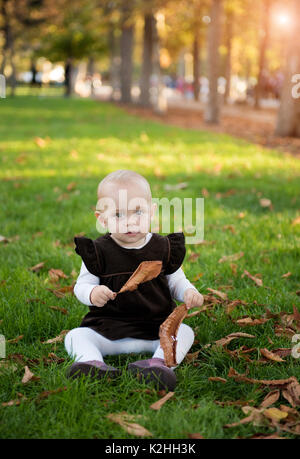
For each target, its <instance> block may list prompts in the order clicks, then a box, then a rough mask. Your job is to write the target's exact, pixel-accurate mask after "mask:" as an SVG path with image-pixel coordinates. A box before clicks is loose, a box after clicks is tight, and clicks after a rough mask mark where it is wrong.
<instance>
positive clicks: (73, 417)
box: [0, 96, 300, 439]
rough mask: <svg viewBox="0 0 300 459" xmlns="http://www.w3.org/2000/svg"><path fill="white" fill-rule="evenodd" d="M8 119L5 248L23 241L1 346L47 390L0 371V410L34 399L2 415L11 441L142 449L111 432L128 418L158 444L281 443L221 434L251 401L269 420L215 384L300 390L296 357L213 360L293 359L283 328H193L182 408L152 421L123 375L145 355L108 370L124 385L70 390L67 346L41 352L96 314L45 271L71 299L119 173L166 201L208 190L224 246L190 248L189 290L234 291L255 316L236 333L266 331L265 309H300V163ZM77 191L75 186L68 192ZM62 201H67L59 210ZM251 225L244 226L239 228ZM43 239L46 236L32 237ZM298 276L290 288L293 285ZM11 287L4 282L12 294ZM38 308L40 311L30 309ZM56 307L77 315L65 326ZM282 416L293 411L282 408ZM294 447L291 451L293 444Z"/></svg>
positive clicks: (65, 105)
mask: <svg viewBox="0 0 300 459" xmlns="http://www.w3.org/2000/svg"><path fill="white" fill-rule="evenodd" d="M0 112H1V123H0V165H1V167H0V178H1V181H0V192H1V210H0V212H1V214H0V215H1V217H0V218H1V231H0V233H1V235H3V236H6V237H7V238H14V236H17V235H18V236H19V239H16V240H12V241H11V242H9V243H7V244H4V243H0V261H1V263H0V320H1V322H0V327H1V331H0V333H2V334H3V335H4V336H5V338H6V339H7V340H10V339H13V338H16V337H17V336H19V335H23V338H22V339H20V340H19V341H18V342H17V343H15V344H13V343H7V344H6V354H7V355H11V354H22V355H23V356H25V358H27V359H40V360H37V361H36V363H32V362H31V363H30V362H29V363H28V365H29V368H30V369H31V371H32V372H33V373H34V374H35V375H36V376H39V378H40V379H39V380H38V381H32V382H29V383H28V384H22V382H21V380H22V377H23V374H24V365H22V364H18V363H14V366H13V367H9V368H3V367H0V368H1V393H0V402H1V403H3V402H8V401H10V400H13V399H17V398H18V394H19V393H22V394H23V395H24V396H25V397H26V399H24V400H23V401H21V403H20V405H19V406H2V405H0V417H1V422H0V437H1V438H107V439H109V438H134V436H132V435H130V434H127V433H126V432H125V431H124V430H123V429H122V428H121V427H120V426H119V425H117V424H114V423H112V422H111V421H109V420H108V419H107V418H106V415H107V414H109V413H119V412H122V411H126V412H128V413H130V414H139V415H143V418H141V419H140V420H137V422H140V423H141V424H142V425H143V426H144V427H146V428H147V429H148V430H150V431H151V432H152V433H153V437H154V438H157V439H165V438H174V439H175V438H188V433H193V432H199V433H201V434H202V435H203V436H204V437H205V438H237V437H248V436H251V435H253V434H254V433H256V432H265V433H271V432H273V430H274V429H270V428H268V427H257V426H253V424H252V423H250V424H245V425H241V426H239V427H235V428H230V429H225V428H224V427H223V426H224V424H228V423H232V422H236V421H238V420H239V419H242V418H243V417H244V416H245V415H244V414H243V412H242V411H241V409H240V408H239V407H233V406H226V407H222V406H219V405H217V404H215V403H214V401H215V400H219V401H229V400H238V399H240V400H253V402H251V404H253V405H254V406H258V404H259V403H260V402H261V401H262V399H263V397H264V395H265V393H266V392H265V391H264V390H257V389H258V387H257V385H251V384H246V383H238V382H235V381H234V380H233V379H228V381H227V383H226V384H222V383H218V382H209V381H208V377H209V376H220V377H223V378H227V374H228V370H229V368H230V367H234V368H235V369H236V370H237V371H238V372H239V373H244V372H245V371H246V369H247V368H248V369H249V376H250V377H254V378H257V379H273V378H274V379H275V378H276V379H277V378H286V377H289V376H292V375H295V376H296V377H297V378H299V377H300V369H299V363H300V362H299V360H296V359H294V358H292V357H287V358H286V359H285V360H286V361H285V362H284V363H276V362H275V363H272V362H270V363H268V364H264V365H262V364H259V363H257V362H256V361H255V362H253V363H251V364H248V363H246V362H245V361H243V360H240V361H238V360H233V359H232V358H231V357H230V356H229V355H228V354H227V353H225V352H224V351H223V350H212V349H210V348H203V346H204V345H205V344H207V343H212V342H213V341H215V340H217V339H220V338H222V337H224V336H226V335H227V334H229V333H231V332H234V331H243V332H248V333H251V334H254V335H255V336H256V338H255V339H252V340H250V339H245V338H244V339H239V340H235V341H233V342H231V343H230V344H229V346H228V348H229V349H236V348H239V347H240V346H242V345H248V346H249V347H256V348H258V349H259V348H264V347H266V348H268V349H275V348H277V347H291V342H290V339H288V338H282V337H278V336H276V335H275V333H274V328H273V325H274V321H273V320H271V321H269V322H267V323H266V324H264V325H260V326H256V327H247V328H240V327H239V326H238V325H236V324H234V323H233V322H232V320H231V319H230V317H229V316H228V315H227V314H225V311H224V308H223V307H222V306H216V307H215V309H214V310H213V311H210V312H209V313H203V314H201V315H198V316H195V317H193V318H191V319H188V320H186V323H188V324H189V325H191V326H192V327H193V329H194V330H195V333H196V342H195V343H194V345H193V347H192V348H191V350H190V352H196V351H197V350H201V351H200V353H199V355H198V358H197V360H196V361H194V363H196V366H195V365H193V363H189V362H187V361H184V362H183V363H182V364H181V365H180V366H179V367H178V368H177V369H176V374H177V379H178V384H177V386H176V390H175V395H174V397H173V398H172V399H170V400H169V401H168V402H167V403H166V404H165V405H164V406H163V407H162V408H161V410H160V411H158V412H155V411H153V410H151V409H150V408H149V406H150V405H151V404H152V403H153V402H154V401H156V400H157V399H158V398H159V396H158V395H157V393H156V392H155V391H153V393H147V392H145V391H143V390H142V391H140V389H145V388H146V387H147V386H146V385H145V384H140V383H139V382H138V381H136V380H135V379H134V378H132V377H131V376H129V374H128V373H127V372H126V366H127V365H128V363H130V362H133V361H134V360H137V359H140V358H147V357H148V355H147V354H139V355H133V354H131V355H120V356H117V357H107V358H106V362H107V363H109V364H113V365H116V366H117V365H119V366H120V367H122V368H123V369H124V371H123V374H122V376H121V378H120V379H119V380H118V382H117V384H115V383H114V384H112V383H108V382H107V381H106V380H103V381H101V382H99V381H98V382H95V381H93V380H91V379H90V378H82V379H81V380H76V381H70V380H68V379H67V378H66V376H65V371H66V369H67V367H68V366H69V365H70V363H71V360H70V359H69V357H68V355H67V353H66V351H65V349H64V345H63V343H57V344H42V343H41V342H42V341H45V340H47V339H49V338H54V337H55V336H57V335H58V334H59V333H60V332H61V331H62V330H70V329H72V328H75V327H77V326H78V325H79V323H80V321H81V319H82V317H83V316H84V315H85V314H86V312H87V310H88V308H87V307H86V306H84V305H82V304H80V303H79V302H78V300H77V299H76V297H75V296H70V295H66V296H65V297H64V298H57V297H56V296H54V295H53V294H52V293H51V292H50V291H49V290H47V288H51V284H50V283H49V281H48V270H49V269H51V268H59V269H62V270H63V271H64V272H65V273H66V274H67V275H69V276H70V277H69V279H63V282H62V285H70V284H71V283H72V281H73V280H74V279H76V277H77V275H78V273H79V269H80V265H81V259H80V258H79V257H78V256H77V255H76V253H75V251H74V245H73V237H74V235H75V234H78V233H80V232H85V235H86V236H87V237H91V238H96V237H98V236H99V233H98V232H97V230H96V226H95V217H94V214H93V207H94V206H95V204H96V188H97V185H98V183H99V181H100V180H101V179H102V178H103V177H104V176H105V175H106V174H107V173H109V172H111V171H113V170H116V169H122V168H124V169H127V168H128V169H134V170H136V171H137V172H140V173H142V174H143V175H144V176H145V177H146V178H147V179H148V180H149V182H150V185H151V187H152V193H153V197H156V198H162V197H164V196H165V197H168V198H172V197H175V196H178V197H180V198H184V197H192V198H196V197H201V196H202V190H203V189H204V188H205V189H206V190H208V192H209V196H207V197H206V198H205V235H204V238H205V240H207V241H215V243H214V244H208V245H187V255H186V258H185V261H184V264H183V268H184V270H185V273H186V275H187V277H188V278H189V279H190V280H192V279H193V278H194V277H195V276H196V275H197V274H199V273H202V274H203V275H202V277H200V278H199V280H198V281H195V282H194V284H195V285H196V286H197V288H198V289H199V291H201V292H202V293H208V292H207V291H206V288H207V287H210V288H214V289H218V288H220V287H221V286H224V285H227V286H230V287H231V288H230V289H227V290H223V291H226V292H227V294H228V297H229V298H230V299H232V300H234V299H238V298H239V299H242V300H244V301H246V302H247V303H248V305H247V306H238V307H237V308H236V310H235V311H234V312H233V313H232V317H233V318H234V319H236V318H238V317H241V316H243V315H248V314H250V315H253V316H256V317H260V316H261V315H262V314H263V313H264V312H265V306H263V305H266V306H267V307H268V308H269V309H270V310H271V311H273V312H279V311H286V312H288V313H291V312H292V310H293V305H296V306H297V307H298V308H299V297H298V296H297V295H296V291H297V290H299V289H300V284H299V282H300V280H299V255H300V251H299V241H300V226H299V225H292V221H293V219H295V218H296V216H297V215H299V211H300V196H299V183H300V162H299V161H298V160H296V159H294V158H293V157H291V156H288V155H286V156H284V155H282V154H280V153H277V152H275V151H270V150H265V149H263V148H262V147H261V146H258V145H254V144H249V143H247V142H245V141H242V140H238V139H234V138H232V137H230V136H227V135H218V134H213V133H208V132H204V131H203V132H201V131H192V130H191V131H190V130H185V129H180V128H178V127H168V126H165V125H164V126H162V125H160V124H159V123H154V122H149V121H146V120H143V119H138V118H136V117H133V116H129V115H127V114H126V113H125V112H124V111H123V110H121V109H119V108H116V107H115V106H113V105H109V104H101V103H97V102H93V101H90V100H78V99H77V100H76V99H73V100H65V99H59V98H55V97H52V98H45V97H40V98H34V97H30V96H26V97H25V96H24V97H16V98H14V99H11V98H7V99H2V100H1V101H0ZM36 137H41V138H47V137H48V140H47V141H46V145H45V146H44V147H43V148H40V147H39V146H38V145H37V144H36V143H35V140H34V139H35V138H36ZM161 176H165V178H163V177H161ZM71 182H75V183H76V186H75V188H74V189H72V190H71V191H67V186H68V184H70V183H71ZM178 182H187V183H188V187H187V188H186V189H183V190H179V191H172V192H171V191H165V189H164V185H165V184H176V183H178ZM228 190H234V191H235V193H234V194H231V195H229V196H227V197H219V195H218V193H225V192H226V191H228ZM64 193H66V194H67V195H68V198H67V199H62V200H59V199H58V198H59V196H61V195H63V194H64ZM63 196H64V195H63ZM260 198H268V199H270V200H271V201H272V205H273V208H272V209H269V208H262V207H261V205H260V203H259V199H260ZM241 212H243V213H244V218H238V216H239V214H240V213H241ZM226 225H233V227H234V230H235V233H233V232H232V231H230V229H224V226H226ZM172 230H173V227H171V229H170V231H172ZM38 232H42V235H40V236H37V237H33V235H34V234H35V233H38ZM55 241H59V244H58V245H55V244H54V243H55ZM240 251H243V252H244V257H243V258H241V259H240V260H238V261H237V262H236V264H237V273H236V275H233V274H232V271H231V268H230V266H229V263H221V264H219V263H218V260H219V259H220V258H221V257H222V256H224V255H231V254H234V253H237V252H240ZM192 252H198V253H199V254H200V257H199V258H198V259H197V260H196V262H190V261H188V257H189V255H190V254H191V253H192ZM42 261H45V266H44V268H43V269H42V270H41V271H39V272H38V273H34V272H32V271H29V270H28V268H29V267H31V266H33V265H35V264H37V263H39V262H42ZM244 269H246V270H248V271H249V272H250V273H251V274H256V273H260V274H261V276H262V279H263V283H264V287H262V288H260V287H257V286H255V284H254V283H253V282H252V281H251V280H250V279H248V278H247V277H243V278H242V277H241V274H242V273H243V271H244ZM72 271H73V276H72V274H71V273H72ZM74 271H75V273H74ZM288 271H289V272H291V273H292V275H291V276H290V277H287V278H282V277H281V276H282V275H283V274H285V273H287V272H288ZM3 280H5V281H6V282H2V283H1V281H3ZM265 287H267V288H265ZM221 289H222V288H221ZM34 298H38V299H39V301H35V302H28V301H27V300H29V299H34ZM49 306H61V307H63V308H66V309H67V310H68V314H67V315H63V314H62V313H60V312H59V311H55V310H52V309H50V308H49ZM268 337H269V338H271V339H272V341H273V343H274V344H273V345H270V342H269V341H268ZM49 352H55V354H56V355H57V356H59V357H61V358H64V359H65V361H64V362H62V363H59V364H57V363H52V364H51V365H46V364H45V362H43V360H42V357H43V356H44V357H45V358H47V356H48V354H49ZM258 357H259V355H257V356H256V360H257V358H258ZM0 363H1V361H0ZM58 388H66V389H65V390H63V391H61V392H58V393H55V394H52V395H49V397H48V398H44V399H38V396H39V394H40V393H41V392H43V391H46V390H47V391H50V390H55V389H58ZM280 403H285V400H284V399H281V400H280V401H279V402H277V403H276V405H275V406H279V405H280ZM283 436H286V437H288V438H290V437H293V436H292V435H291V434H288V433H284V434H283Z"/></svg>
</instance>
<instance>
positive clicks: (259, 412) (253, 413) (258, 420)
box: [224, 406, 267, 428]
mask: <svg viewBox="0 0 300 459" xmlns="http://www.w3.org/2000/svg"><path fill="white" fill-rule="evenodd" d="M242 410H243V413H245V414H248V413H250V415H249V416H247V417H245V418H243V419H241V420H240V421H237V422H233V423H232V424H225V425H224V427H226V428H230V427H237V426H239V425H241V424H248V422H252V423H253V425H254V426H260V425H264V424H266V423H267V420H266V419H265V418H264V416H263V411H264V408H261V409H257V408H254V407H253V406H243V407H242Z"/></svg>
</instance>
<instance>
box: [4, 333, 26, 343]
mask: <svg viewBox="0 0 300 459" xmlns="http://www.w3.org/2000/svg"><path fill="white" fill-rule="evenodd" d="M22 338H24V335H20V336H17V337H16V338H13V339H8V340H6V342H7V343H11V344H14V343H17V342H18V341H20V339H22Z"/></svg>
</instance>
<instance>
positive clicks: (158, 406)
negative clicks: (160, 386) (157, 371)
mask: <svg viewBox="0 0 300 459" xmlns="http://www.w3.org/2000/svg"><path fill="white" fill-rule="evenodd" d="M174 393H175V392H168V393H167V394H166V395H165V396H164V397H162V398H161V399H160V400H158V401H157V402H154V403H152V405H150V408H151V409H152V410H160V409H161V407H162V406H163V404H164V403H166V401H167V400H169V399H170V398H171V397H173V395H174Z"/></svg>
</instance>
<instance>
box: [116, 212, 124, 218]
mask: <svg viewBox="0 0 300 459" xmlns="http://www.w3.org/2000/svg"><path fill="white" fill-rule="evenodd" d="M123 215H124V213H123V212H116V217H117V218H121V217H123Z"/></svg>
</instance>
